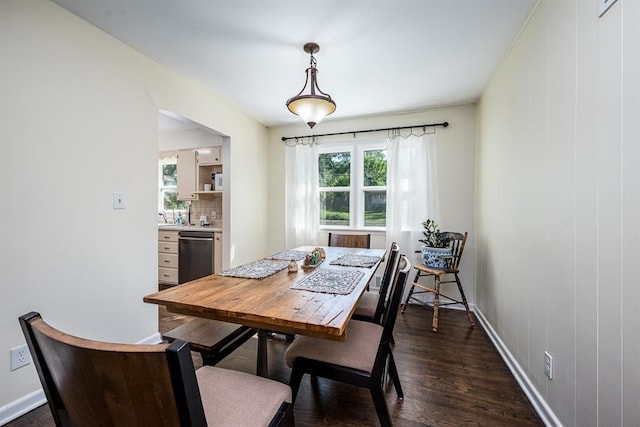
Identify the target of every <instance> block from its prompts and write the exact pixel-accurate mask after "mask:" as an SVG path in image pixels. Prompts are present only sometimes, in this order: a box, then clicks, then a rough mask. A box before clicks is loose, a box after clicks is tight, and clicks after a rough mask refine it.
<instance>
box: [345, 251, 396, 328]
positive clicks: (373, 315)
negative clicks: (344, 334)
mask: <svg viewBox="0 0 640 427" xmlns="http://www.w3.org/2000/svg"><path fill="white" fill-rule="evenodd" d="M399 253H400V247H399V246H398V244H397V243H396V242H393V243H391V247H390V248H389V255H388V256H387V261H386V265H385V267H384V273H383V275H382V282H381V284H380V289H379V290H378V291H377V292H376V291H365V292H364V293H363V294H362V296H361V297H360V301H358V305H357V306H356V309H355V311H354V312H353V316H351V318H352V319H355V320H364V321H367V322H374V323H380V321H381V320H382V313H383V312H384V310H385V308H386V306H387V303H388V301H389V300H388V295H389V285H390V284H391V281H392V280H393V276H394V274H395V272H396V268H397V267H398V262H399V261H400V258H399V257H398V255H399Z"/></svg>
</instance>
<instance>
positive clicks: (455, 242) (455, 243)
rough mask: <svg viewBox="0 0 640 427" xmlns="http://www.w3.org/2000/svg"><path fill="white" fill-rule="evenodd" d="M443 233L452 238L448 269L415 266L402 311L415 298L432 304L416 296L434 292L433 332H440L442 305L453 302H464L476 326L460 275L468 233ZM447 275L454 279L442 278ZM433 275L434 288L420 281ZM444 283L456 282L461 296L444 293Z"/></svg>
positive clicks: (472, 324)
mask: <svg viewBox="0 0 640 427" xmlns="http://www.w3.org/2000/svg"><path fill="white" fill-rule="evenodd" d="M442 234H444V235H445V237H449V238H450V239H451V243H450V247H451V256H450V257H449V262H448V266H447V268H446V269H442V270H439V269H434V268H430V267H427V266H425V265H422V264H418V265H415V266H414V267H413V268H415V269H416V270H417V272H416V275H415V277H414V279H413V282H412V283H411V287H410V288H409V293H408V294H407V298H406V299H405V302H404V303H403V304H402V309H401V311H402V312H404V310H405V308H406V307H407V304H409V301H411V300H413V301H415V302H417V303H418V304H422V305H425V306H430V305H429V304H426V303H424V302H423V301H421V300H419V299H418V298H416V297H415V295H418V294H423V293H432V294H434V299H433V320H432V330H433V332H438V314H439V309H440V307H441V306H447V305H452V304H462V305H463V306H464V308H465V310H466V312H467V318H468V319H469V324H470V326H475V322H474V321H473V317H472V316H471V312H470V311H469V304H468V303H467V298H466V296H465V295H464V290H463V289H462V282H461V281H460V277H459V276H458V274H459V272H460V270H459V265H460V260H461V259H462V253H463V251H464V246H465V244H466V242H467V236H468V233H467V232H465V233H464V234H463V233H455V232H451V231H449V232H443V233H442ZM445 275H453V280H442V276H445ZM429 276H433V279H434V288H430V287H428V286H426V285H423V284H421V283H419V280H420V278H421V277H429ZM443 283H456V284H457V286H458V292H460V297H459V298H457V297H452V296H449V295H445V294H443V293H442V292H441V291H440V290H441V287H442V284H443ZM416 287H417V288H419V289H420V290H416V289H415V288H416ZM440 298H445V302H441V301H440Z"/></svg>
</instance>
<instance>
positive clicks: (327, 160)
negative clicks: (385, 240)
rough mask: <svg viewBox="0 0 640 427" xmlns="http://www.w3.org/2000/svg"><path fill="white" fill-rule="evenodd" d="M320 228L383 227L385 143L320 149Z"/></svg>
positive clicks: (385, 189) (385, 197)
mask: <svg viewBox="0 0 640 427" xmlns="http://www.w3.org/2000/svg"><path fill="white" fill-rule="evenodd" d="M318 172H319V173H318V176H319V183H318V186H319V190H320V225H321V226H329V227H344V228H365V227H378V228H384V227H385V226H386V218H387V150H386V147H385V145H384V143H366V142H362V143H357V144H350V145H345V144H342V145H339V146H338V145H326V146H320V154H319V156H318Z"/></svg>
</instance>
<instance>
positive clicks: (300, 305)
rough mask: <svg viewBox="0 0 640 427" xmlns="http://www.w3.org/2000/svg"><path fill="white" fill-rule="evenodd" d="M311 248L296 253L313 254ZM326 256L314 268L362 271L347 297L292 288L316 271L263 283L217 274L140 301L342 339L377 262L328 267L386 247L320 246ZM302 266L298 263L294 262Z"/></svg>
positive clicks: (378, 252)
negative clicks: (366, 265)
mask: <svg viewBox="0 0 640 427" xmlns="http://www.w3.org/2000/svg"><path fill="white" fill-rule="evenodd" d="M312 249H313V247H312V246H305V247H300V248H296V249H295V250H302V251H309V252H310V251H311V250H312ZM323 249H324V250H325V252H326V254H327V257H326V259H325V261H324V262H323V263H322V264H320V265H319V266H318V267H316V268H331V269H348V270H354V269H356V270H360V271H362V272H363V273H364V275H363V277H362V278H361V279H360V280H359V282H358V284H357V285H356V287H355V289H354V290H353V292H351V293H350V294H348V295H336V294H329V293H320V292H311V291H304V290H296V289H290V287H291V286H293V285H294V284H295V283H296V282H298V281H300V280H302V279H304V278H305V276H307V275H309V274H311V273H312V272H313V271H314V270H315V269H308V268H300V269H299V270H298V272H296V273H289V272H288V270H287V269H284V270H283V271H280V272H278V273H276V274H273V275H271V276H269V277H266V278H264V279H245V278H239V277H228V276H221V275H216V274H214V275H211V276H206V277H203V278H201V279H197V280H194V281H191V282H187V283H184V284H181V285H178V286H175V287H172V288H169V289H165V290H163V291H160V292H156V293H153V294H150V295H147V296H145V297H144V302H147V303H152V304H158V305H163V306H165V307H166V308H167V310H168V311H171V312H174V313H179V314H184V315H189V316H196V317H204V318H210V319H217V320H223V321H227V322H232V323H239V324H242V325H246V326H250V327H253V328H258V329H265V330H269V331H274V332H282V333H292V334H302V335H309V336H315V337H319V338H328V339H334V340H344V331H345V329H346V327H347V323H348V322H349V319H350V318H351V315H352V314H353V311H354V310H355V307H356V304H357V303H358V300H359V299H360V296H361V295H362V292H363V291H364V289H365V288H366V286H367V283H368V282H369V280H370V279H371V277H372V276H373V274H374V273H375V271H376V268H377V267H378V265H379V263H378V264H376V265H375V266H373V267H372V268H355V267H341V266H337V265H330V262H331V261H332V260H335V259H337V258H339V257H340V256H342V255H346V254H354V255H372V256H379V257H380V258H381V260H382V259H383V258H384V254H385V250H384V249H355V248H341V247H323ZM298 264H299V265H302V261H299V262H298Z"/></svg>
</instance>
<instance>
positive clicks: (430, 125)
mask: <svg viewBox="0 0 640 427" xmlns="http://www.w3.org/2000/svg"><path fill="white" fill-rule="evenodd" d="M433 126H442V127H444V128H446V127H447V126H449V122H442V123H431V124H428V125H414V126H401V127H395V128H380V129H368V130H352V131H350V132H335V133H323V134H320V135H305V136H283V137H282V141H288V140H290V139H302V138H316V137H320V136H335V135H351V134H354V135H355V134H356V133H368V132H382V131H390V130H400V129H413V128H427V127H433Z"/></svg>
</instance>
